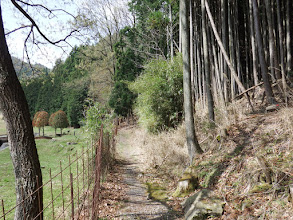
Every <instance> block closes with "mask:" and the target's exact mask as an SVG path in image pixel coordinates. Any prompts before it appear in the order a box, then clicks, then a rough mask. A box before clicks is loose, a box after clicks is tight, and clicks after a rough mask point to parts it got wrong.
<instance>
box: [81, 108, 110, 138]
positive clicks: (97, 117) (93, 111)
mask: <svg viewBox="0 0 293 220" xmlns="http://www.w3.org/2000/svg"><path fill="white" fill-rule="evenodd" d="M113 119H114V115H113V113H112V112H111V111H110V110H109V108H107V107H105V106H102V105H101V104H100V103H98V102H96V103H90V104H89V107H88V109H87V110H86V116H85V119H84V124H85V126H84V129H85V131H86V133H87V134H89V135H90V137H91V138H92V139H96V138H98V134H99V130H100V128H101V125H102V124H103V126H104V132H105V133H109V134H110V133H111V131H112V126H113Z"/></svg>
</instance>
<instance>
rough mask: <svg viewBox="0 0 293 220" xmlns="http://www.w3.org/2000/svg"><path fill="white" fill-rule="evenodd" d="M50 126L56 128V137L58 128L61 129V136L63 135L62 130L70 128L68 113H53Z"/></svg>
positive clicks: (60, 111)
mask: <svg viewBox="0 0 293 220" xmlns="http://www.w3.org/2000/svg"><path fill="white" fill-rule="evenodd" d="M49 125H50V126H51V127H53V128H55V135H56V130H57V128H60V131H61V135H62V129H63V128H66V127H68V125H69V123H68V119H67V116H66V113H65V112H64V111H62V110H59V111H57V112H55V113H53V114H52V115H51V116H50V119H49Z"/></svg>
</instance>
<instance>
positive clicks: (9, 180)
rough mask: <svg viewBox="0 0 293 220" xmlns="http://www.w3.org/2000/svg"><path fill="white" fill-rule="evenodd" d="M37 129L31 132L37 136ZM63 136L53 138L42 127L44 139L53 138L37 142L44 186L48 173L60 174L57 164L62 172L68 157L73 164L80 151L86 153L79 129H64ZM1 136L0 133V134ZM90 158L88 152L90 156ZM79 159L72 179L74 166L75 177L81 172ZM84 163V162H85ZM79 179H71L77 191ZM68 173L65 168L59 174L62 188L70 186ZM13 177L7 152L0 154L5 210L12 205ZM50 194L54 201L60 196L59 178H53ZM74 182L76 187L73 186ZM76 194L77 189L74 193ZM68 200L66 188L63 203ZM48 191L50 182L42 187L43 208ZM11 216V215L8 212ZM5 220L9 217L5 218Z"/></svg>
mask: <svg viewBox="0 0 293 220" xmlns="http://www.w3.org/2000/svg"><path fill="white" fill-rule="evenodd" d="M37 132H38V130H35V133H37ZM63 132H64V133H66V135H63V136H62V137H55V133H54V129H52V128H51V127H46V128H45V136H49V137H53V139H37V140H36V144H37V149H38V154H39V159H40V163H41V167H42V174H43V183H44V184H45V183H47V182H48V181H49V180H50V170H51V175H52V177H54V176H55V175H56V174H58V173H59V172H60V161H61V164H62V169H64V168H65V167H66V166H67V165H68V164H69V157H70V159H71V161H74V160H75V159H76V158H77V157H79V156H80V155H81V153H82V151H83V150H84V151H86V150H87V147H88V143H87V139H86V138H84V134H83V133H82V131H81V130H79V129H75V130H74V129H69V128H68V129H64V131H63ZM0 133H1V132H0ZM90 155H91V153H90ZM82 164H83V163H82V159H79V162H78V164H77V163H76V162H75V163H74V164H73V166H72V167H71V172H72V173H73V176H76V173H77V166H79V174H80V173H81V170H82ZM85 164H87V161H85ZM79 178H80V180H79V181H77V180H75V183H74V187H75V188H76V189H77V188H79V189H81V188H83V184H84V182H86V180H85V181H83V179H82V178H83V176H82V175H81V176H79ZM69 180H70V170H69V168H68V169H67V170H65V171H64V172H63V185H64V188H65V186H67V185H69V183H70V181H69ZM14 182H15V178H14V173H13V167H12V162H11V158H10V154H9V149H5V150H3V151H1V152H0V200H1V199H3V200H4V202H5V210H9V209H10V208H12V207H13V206H14V205H15V188H14V186H15V183H14ZM52 182H53V195H54V198H55V197H56V196H57V195H58V194H59V193H61V188H62V187H61V178H60V175H59V176H57V177H56V178H54V179H53V181H52ZM77 182H78V184H77ZM76 191H77V190H76ZM69 199H70V187H69V188H67V189H65V190H64V201H65V206H66V202H68V201H69ZM51 200H52V198H51V192H50V182H49V183H48V184H47V185H46V186H45V187H44V207H45V206H47V204H49V201H51ZM62 201H63V200H62V197H58V198H57V199H56V201H55V202H54V209H55V217H58V216H56V213H57V214H58V213H60V214H61V211H62ZM12 214H13V213H12ZM45 217H46V219H51V217H52V207H51V206H49V208H48V210H47V211H46V212H45ZM8 219H10V217H9V216H8Z"/></svg>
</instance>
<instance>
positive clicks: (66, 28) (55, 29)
mask: <svg viewBox="0 0 293 220" xmlns="http://www.w3.org/2000/svg"><path fill="white" fill-rule="evenodd" d="M26 2H32V1H26ZM34 3H35V4H36V3H38V4H43V5H45V6H46V7H48V8H49V9H60V8H61V9H63V10H66V11H67V12H70V13H72V14H73V15H76V13H77V8H78V6H77V5H76V3H75V2H74V1H72V0H68V1H64V0H62V1H60V0H50V1H48V0H38V1H34ZM1 8H2V15H3V20H4V28H5V32H6V33H8V32H9V31H12V30H14V29H16V28H19V27H21V26H25V25H29V24H31V23H30V21H29V20H28V19H27V18H25V17H24V16H23V15H22V14H21V13H20V12H19V11H18V10H17V9H16V8H15V7H14V6H13V5H12V3H11V1H10V0H2V1H1ZM24 9H25V10H26V11H27V12H28V13H29V14H30V15H31V17H32V18H34V20H35V21H36V23H37V24H38V25H39V26H40V29H41V31H42V32H44V34H45V35H46V36H47V37H48V38H49V39H50V40H52V41H55V40H59V39H63V38H64V37H65V36H67V35H68V33H70V25H69V24H68V21H69V20H72V19H73V18H72V17H71V16H70V15H68V14H66V13H64V12H62V11H56V12H54V15H53V14H50V13H48V11H46V10H44V9H42V8H41V7H24ZM29 31H30V28H25V29H22V30H18V31H16V32H13V33H11V34H9V35H6V39H7V43H8V47H9V51H10V53H11V55H13V56H15V57H18V58H20V59H24V60H26V55H25V53H24V41H25V39H26V38H27V36H28V33H29ZM34 34H35V35H34V36H35V39H37V40H39V41H41V42H40V43H39V44H38V46H32V44H31V40H29V41H28V49H29V50H28V54H29V58H30V61H31V63H40V64H43V65H45V66H47V67H49V68H52V67H53V66H54V64H55V61H56V59H58V58H63V59H64V58H65V57H67V56H68V53H69V52H70V51H71V49H72V48H71V46H75V45H79V44H80V43H81V42H80V41H78V40H76V38H69V39H68V43H69V44H70V45H71V46H69V45H67V44H64V43H63V44H61V45H63V46H64V47H63V49H60V48H58V47H56V46H53V45H50V44H48V43H47V42H46V41H45V40H43V39H42V38H41V37H40V36H39V35H38V34H37V31H36V30H34ZM63 50H64V51H65V52H64V51H63Z"/></svg>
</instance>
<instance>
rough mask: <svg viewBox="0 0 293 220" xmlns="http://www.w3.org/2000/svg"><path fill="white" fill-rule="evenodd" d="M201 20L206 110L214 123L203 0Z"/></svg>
mask: <svg viewBox="0 0 293 220" xmlns="http://www.w3.org/2000/svg"><path fill="white" fill-rule="evenodd" d="M201 15H202V16H201V21H202V44H203V55H204V73H205V83H206V94H207V101H208V111H209V121H210V123H212V124H214V123H215V114H214V100H213V95H212V88H211V87H212V86H211V73H210V63H209V52H208V41H207V24H206V13H205V4H204V0H201Z"/></svg>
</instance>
